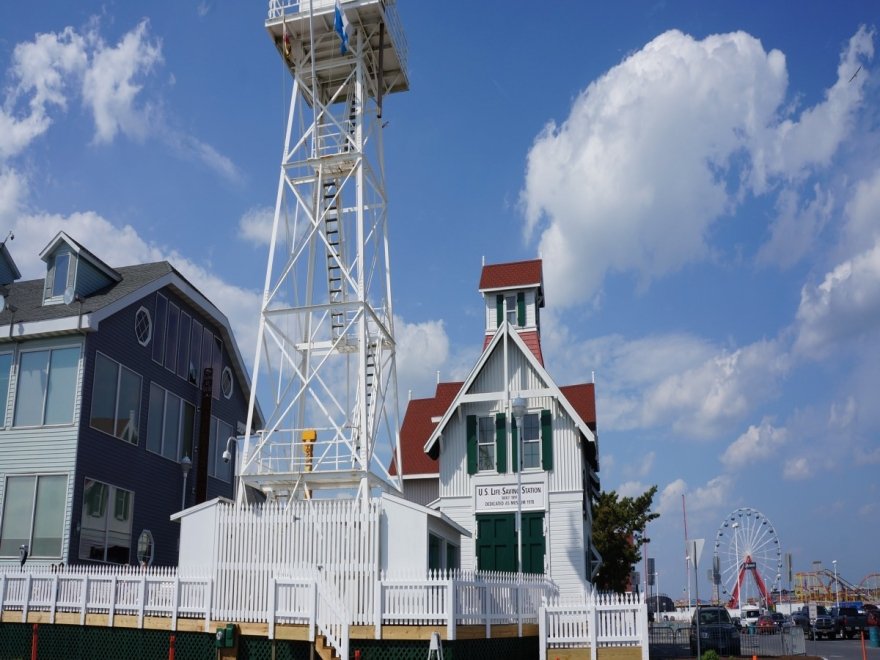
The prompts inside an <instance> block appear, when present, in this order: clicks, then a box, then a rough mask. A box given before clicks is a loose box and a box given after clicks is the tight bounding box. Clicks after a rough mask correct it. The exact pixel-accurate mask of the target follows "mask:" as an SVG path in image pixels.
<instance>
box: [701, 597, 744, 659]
mask: <svg viewBox="0 0 880 660" xmlns="http://www.w3.org/2000/svg"><path fill="white" fill-rule="evenodd" d="M698 626H699V636H700V637H699V639H700V652H701V653H703V652H705V651H708V650H710V649H711V650H714V651H717V652H718V653H719V654H720V655H739V653H740V640H739V630H738V629H737V627H736V626H735V625H733V621H731V619H730V613H729V612H728V611H727V609H726V608H724V607H714V606H704V607H698V608H697V609H696V611H695V612H694V616H693V618H692V619H691V632H690V646H691V653H694V654H696V652H697V634H698V633H697V628H698Z"/></svg>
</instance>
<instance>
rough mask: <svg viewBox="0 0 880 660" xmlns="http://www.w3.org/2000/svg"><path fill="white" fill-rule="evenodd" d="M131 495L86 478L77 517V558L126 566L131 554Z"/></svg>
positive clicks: (132, 512)
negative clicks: (80, 508) (79, 516)
mask: <svg viewBox="0 0 880 660" xmlns="http://www.w3.org/2000/svg"><path fill="white" fill-rule="evenodd" d="M133 514H134V493H133V492H132V491H130V490H125V489H124V488H119V487H117V486H113V485H111V484H105V483H103V482H101V481H97V480H95V479H89V478H86V480H85V483H84V485H83V499H82V517H81V518H80V534H79V558H80V559H90V560H92V561H101V562H107V563H111V564H127V563H128V560H129V556H130V554H131V520H132V517H133Z"/></svg>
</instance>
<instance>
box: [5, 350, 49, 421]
mask: <svg viewBox="0 0 880 660" xmlns="http://www.w3.org/2000/svg"><path fill="white" fill-rule="evenodd" d="M48 364H49V351H31V352H28V353H22V354H21V359H20V360H19V375H18V388H17V389H16V392H15V420H14V422H13V424H14V425H15V426H39V425H40V424H42V423H43V400H44V398H45V394H46V381H47V377H48V374H47V367H48Z"/></svg>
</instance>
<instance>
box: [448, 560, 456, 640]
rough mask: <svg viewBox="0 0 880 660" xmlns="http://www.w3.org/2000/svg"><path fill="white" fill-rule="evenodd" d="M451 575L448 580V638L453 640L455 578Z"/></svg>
mask: <svg viewBox="0 0 880 660" xmlns="http://www.w3.org/2000/svg"><path fill="white" fill-rule="evenodd" d="M448 575H449V579H448V580H446V639H447V640H449V641H452V640H454V639H455V620H456V616H457V615H456V612H455V580H454V579H453V578H452V577H451V574H448Z"/></svg>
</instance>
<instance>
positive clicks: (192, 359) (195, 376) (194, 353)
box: [187, 320, 202, 387]
mask: <svg viewBox="0 0 880 660" xmlns="http://www.w3.org/2000/svg"><path fill="white" fill-rule="evenodd" d="M201 356H202V324H201V323H199V322H198V321H196V320H193V323H192V335H191V338H190V344H189V366H188V367H187V378H188V379H189V382H190V383H192V384H193V385H195V386H196V387H198V386H199V383H201V382H202V379H201V374H200V373H199V365H200V364H201V359H202V357H201Z"/></svg>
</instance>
